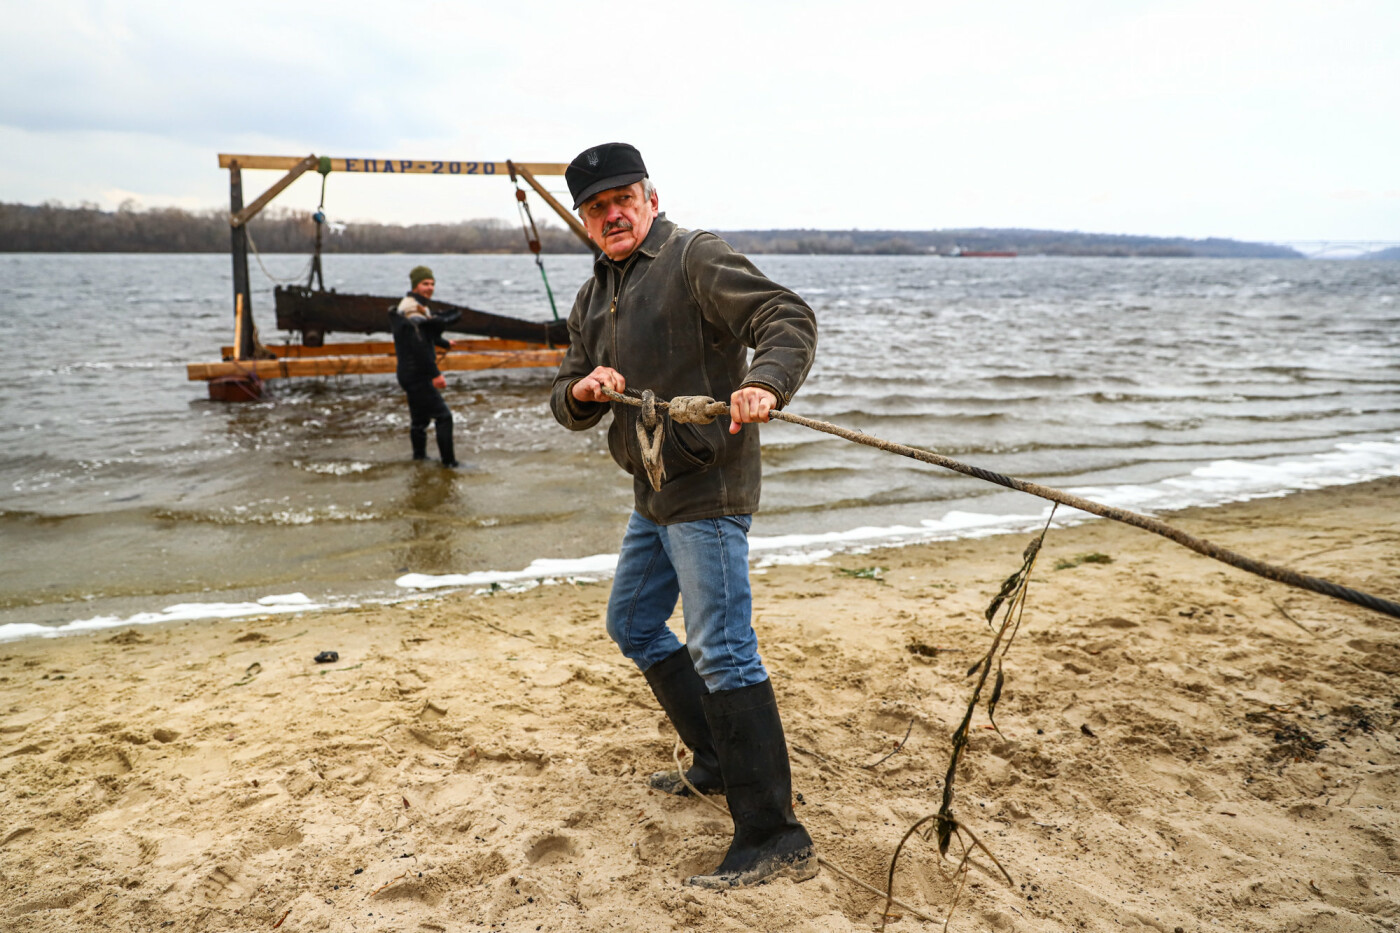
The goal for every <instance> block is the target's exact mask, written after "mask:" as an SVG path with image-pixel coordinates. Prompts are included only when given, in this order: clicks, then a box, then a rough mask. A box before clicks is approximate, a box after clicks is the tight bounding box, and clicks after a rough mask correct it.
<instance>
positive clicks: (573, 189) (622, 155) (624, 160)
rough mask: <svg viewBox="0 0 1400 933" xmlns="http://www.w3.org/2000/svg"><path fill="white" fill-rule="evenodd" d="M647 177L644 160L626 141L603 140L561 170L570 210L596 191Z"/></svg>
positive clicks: (576, 208) (576, 207) (617, 186)
mask: <svg viewBox="0 0 1400 933" xmlns="http://www.w3.org/2000/svg"><path fill="white" fill-rule="evenodd" d="M646 177H647V167H646V163H645V162H643V161H642V154H641V153H640V152H638V151H637V147H635V146H629V145H627V143H603V144H602V145H601V146H593V147H592V148H589V149H585V150H583V151H582V152H580V153H579V154H578V155H577V156H576V157H575V158H574V161H572V162H570V163H569V167H568V168H567V169H566V170H565V171H564V180H565V181H567V182H568V183H569V194H571V195H573V196H574V210H578V209H579V205H580V204H582V203H583V202H584V201H587V200H588V199H589V198H591V197H593V195H595V194H597V193H598V192H599V191H607V190H608V189H609V188H621V187H622V186H623V185H630V184H632V183H634V182H638V181H641V180H642V179H643V178H646Z"/></svg>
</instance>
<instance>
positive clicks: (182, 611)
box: [0, 593, 333, 642]
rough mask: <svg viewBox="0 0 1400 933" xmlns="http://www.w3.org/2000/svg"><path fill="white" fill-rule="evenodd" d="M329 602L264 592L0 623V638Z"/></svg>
mask: <svg viewBox="0 0 1400 933" xmlns="http://www.w3.org/2000/svg"><path fill="white" fill-rule="evenodd" d="M332 605H333V604H330V603H318V602H315V601H314V600H312V599H311V598H310V597H308V596H306V595H305V594H304V593H287V594H283V595H279V596H264V597H262V598H261V599H259V600H258V601H256V602H250V603H177V604H175V605H173V606H166V607H165V608H164V609H161V610H159V611H158V612H138V613H136V614H135V615H132V616H126V617H122V616H93V617H92V618H90V619H78V620H76V621H73V622H68V623H65V624H64V625H39V624H37V623H33V622H11V623H9V624H6V625H0V642H4V641H14V640H15V639H18V638H30V637H34V636H38V637H40V638H57V637H59V636H62V635H74V634H77V633H79V632H91V631H95V630H98V629H105V628H117V627H118V626H123V625H154V624H155V623H158V622H189V621H193V620H195V619H237V618H240V617H243V616H253V615H278V614H284V613H295V612H311V611H313V610H316V609H329V608H332Z"/></svg>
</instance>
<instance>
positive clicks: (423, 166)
mask: <svg viewBox="0 0 1400 933" xmlns="http://www.w3.org/2000/svg"><path fill="white" fill-rule="evenodd" d="M300 161H301V159H300V158H299V157H298V156H259V155H236V154H230V153H225V152H221V153H219V168H228V167H229V165H230V164H231V163H233V162H237V163H238V164H239V165H240V166H242V167H243V168H245V169H272V170H279V169H280V170H281V171H284V172H287V171H291V170H292V169H294V168H296V166H297V163H298V162H300ZM313 167H314V166H313ZM515 167H516V168H517V169H519V168H524V169H527V170H529V171H530V172H532V173H534V174H536V175H562V174H564V170H565V169H566V168H568V167H569V165H568V163H567V162H517V163H515ZM331 171H333V172H349V173H352V174H355V173H358V174H372V175H444V176H451V175H457V176H460V175H500V176H502V177H505V178H509V177H510V167H509V166H508V165H507V164H506V163H505V162H472V161H468V160H466V159H461V160H445V159H377V158H364V159H344V158H336V157H332V158H331Z"/></svg>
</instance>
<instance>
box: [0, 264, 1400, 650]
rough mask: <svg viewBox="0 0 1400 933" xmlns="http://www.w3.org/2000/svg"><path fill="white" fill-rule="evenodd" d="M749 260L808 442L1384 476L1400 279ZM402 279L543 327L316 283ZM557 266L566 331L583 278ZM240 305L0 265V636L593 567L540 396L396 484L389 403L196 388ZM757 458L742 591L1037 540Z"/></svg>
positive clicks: (1239, 477)
mask: <svg viewBox="0 0 1400 933" xmlns="http://www.w3.org/2000/svg"><path fill="white" fill-rule="evenodd" d="M754 258H755V261H756V262H757V264H758V265H759V266H760V267H761V268H762V269H763V270H764V271H765V272H767V273H768V274H769V275H770V276H771V277H773V278H774V279H776V280H778V281H780V282H783V283H784V284H786V285H789V286H791V287H792V288H794V289H795V290H797V291H798V292H799V293H800V294H802V295H803V296H804V297H806V298H807V300H808V301H809V302H810V303H811V305H812V306H813V308H814V309H815V310H816V313H817V318H818V321H819V326H820V331H821V337H820V346H819V349H818V357H817V363H816V365H815V366H814V367H813V369H812V373H811V376H810V377H809V379H808V381H807V384H806V386H805V387H804V389H803V391H802V392H800V393H799V395H798V397H797V398H796V399H795V400H794V402H793V404H792V406H791V410H792V411H794V412H797V413H800V414H805V415H808V416H811V417H815V418H819V419H823V420H829V421H834V422H837V423H840V424H843V425H846V426H849V427H854V428H859V429H860V430H863V431H866V432H868V433H871V434H875V435H878V436H880V437H885V438H888V439H890V440H894V441H898V442H902V443H906V444H911V445H916V446H921V447H926V448H928V449H931V450H936V451H938V452H940V453H944V454H947V455H949V456H952V457H956V458H958V459H961V460H965V461H969V462H972V463H975V464H978V465H981V466H986V467H988V468H990V469H993V470H996V471H999V472H1004V473H1010V474H1012V475H1016V476H1021V477H1024V478H1027V479H1033V480H1036V481H1039V482H1042V483H1046V484H1048V485H1051V486H1057V487H1061V488H1069V489H1072V490H1074V491H1076V492H1079V493H1080V494H1083V495H1088V496H1089V497H1091V498H1096V499H1099V500H1101V501H1106V502H1109V503H1111V504H1117V505H1122V506H1126V507H1128V508H1134V509H1138V510H1145V511H1153V512H1162V511H1166V510H1170V509H1173V508H1179V507H1183V506H1187V505H1212V504H1218V503H1222V502H1226V501H1232V500H1238V499H1242V498H1249V497H1253V496H1260V495H1277V494H1282V493H1286V492H1288V491H1291V490H1296V489H1302V488H1310V487H1315V486H1319V485H1326V484H1336V483H1349V482H1359V481H1362V480H1365V479H1370V478H1374V477H1377V476H1382V475H1394V474H1396V473H1400V263H1362V262H1317V261H1288V260H1243V261H1235V260H1185V259H1162V260H1145V259H1144V260H1135V259H1063V258H1053V259H1050V258H1046V259H1040V258H1020V259H1012V260H1006V259H947V258H939V257H839V256H758V257H754ZM264 261H265V262H266V264H267V267H268V269H269V270H270V271H271V273H272V274H274V275H278V276H285V277H290V276H292V275H293V274H295V273H296V272H297V270H298V269H299V268H300V267H301V266H302V265H303V264H304V262H305V258H304V257H299V256H271V257H264ZM420 261H426V262H428V263H429V264H430V265H432V266H433V267H434V269H435V270H436V272H437V279H438V297H439V298H442V299H444V300H447V301H453V302H459V303H465V304H470V305H472V306H473V307H479V308H482V309H485V310H491V311H499V312H502V313H505V314H511V315H515V316H519V317H525V318H531V319H538V320H545V319H548V317H549V315H550V311H549V306H548V302H547V299H546V298H545V294H544V289H543V286H542V285H541V283H540V279H539V276H538V273H537V272H536V270H535V268H534V266H533V263H532V261H531V259H530V257H528V256H474V255H473V256H430V257H423V256H413V257H410V256H342V255H333V256H328V257H327V258H326V278H327V284H328V285H330V286H332V287H336V288H338V289H341V290H343V291H352V292H362V293H373V294H382V295H386V296H392V295H396V294H399V293H400V286H401V283H402V282H403V281H404V280H405V278H406V273H407V270H408V269H409V268H411V267H412V266H413V265H415V264H417V263H418V262H420ZM547 264H548V268H549V271H550V278H551V282H552V284H553V285H554V288H555V292H556V294H558V295H559V296H561V308H560V311H561V313H564V314H566V313H567V306H568V304H569V299H570V296H572V295H573V293H574V291H575V290H576V289H577V287H578V285H579V284H580V283H581V282H582V281H583V280H584V279H585V277H586V276H587V275H588V273H589V259H588V257H586V256H560V257H549V258H548V260H547ZM253 275H254V276H255V278H256V279H258V280H259V281H261V283H262V288H261V289H260V290H259V291H258V292H257V293H256V294H255V297H254V308H253V310H254V314H255V317H256V319H257V320H258V321H259V322H260V323H261V325H262V327H263V339H264V341H265V342H275V341H277V340H280V339H281V337H282V335H280V334H277V333H275V332H274V331H273V327H274V322H273V319H272V312H271V308H272V301H271V291H270V289H271V283H270V282H269V281H268V280H267V279H265V278H264V277H263V276H262V274H261V272H260V271H259V269H258V267H257V265H256V264H255V265H254V267H253ZM230 291H231V287H230V263H229V259H228V257H226V256H220V255H158V256H156V255H61V256H59V255H32V254H7V255H0V323H3V326H4V334H5V338H4V340H3V341H0V639H3V638H7V637H9V638H13V637H21V636H25V635H30V634H36V633H37V634H46V633H52V632H56V631H71V630H75V629H81V628H93V627H103V626H109V625H117V624H129V623H132V622H145V621H158V620H162V619H175V618H193V617H218V616H235V615H241V614H247V613H250V612H277V611H294V610H297V609H300V608H304V607H305V606H308V605H343V604H349V603H355V602H364V601H367V600H376V599H395V598H403V597H404V596H407V595H412V594H415V593H421V592H424V591H425V590H427V589H430V588H432V587H441V586H480V585H485V584H488V583H491V582H493V581H494V582H500V581H518V580H534V579H541V578H553V579H557V578H563V577H568V576H570V575H578V574H589V573H593V574H597V573H605V572H606V571H607V569H608V568H609V566H610V562H611V555H613V554H615V553H616V550H617V544H618V542H619V540H620V537H621V533H622V529H623V526H624V524H625V521H626V518H627V515H628V512H629V509H630V502H631V491H630V490H631V487H630V479H629V478H628V477H626V476H625V475H624V474H623V473H621V471H619V470H618V469H617V468H616V467H615V466H614V465H613V464H612V462H611V460H610V459H609V458H608V455H607V446H606V443H605V440H604V436H603V431H602V429H601V427H600V428H598V429H595V430H593V431H588V432H582V433H572V432H569V431H566V430H564V429H562V428H561V427H559V426H558V425H557V424H556V423H555V422H554V421H553V419H552V418H551V416H550V415H549V411H548V406H547V397H548V391H549V384H550V381H551V379H552V375H553V374H552V372H551V371H548V370H513V371H501V372H483V373H464V374H458V373H454V374H449V376H448V379H449V387H448V390H447V391H446V393H445V396H446V398H447V401H448V403H449V405H450V406H451V407H452V409H453V411H454V414H455V418H456V422H457V428H456V431H457V437H458V456H459V458H461V459H462V460H463V461H464V463H465V467H464V468H463V469H461V470H458V471H445V470H442V469H440V468H437V467H435V466H430V465H423V464H414V463H411V462H410V461H409V460H408V438H407V409H406V406H405V404H404V401H403V397H402V395H401V393H400V392H399V390H398V387H397V386H396V384H395V383H394V381H393V377H392V376H374V377H363V378H358V377H357V378H342V379H327V380H284V381H278V382H275V383H272V384H271V385H273V387H274V388H273V392H272V393H271V394H270V396H269V398H268V399H267V400H266V401H263V402H260V403H256V404H242V405H237V404H220V403H215V402H211V401H209V400H208V399H207V394H206V391H205V387H204V385H203V383H197V382H188V381H187V380H186V378H185V371H184V365H185V363H187V362H194V361H210V360H215V359H217V357H218V348H219V346H220V345H222V344H227V343H229V342H231V337H232V334H231V330H232V326H231V320H232V314H231V310H230V304H231V302H230V297H229V295H230ZM343 336H344V338H345V339H360V338H358V337H355V336H352V335H343ZM332 339H335V338H334V337H333V338H332ZM746 430H748V429H747V428H746ZM760 430H761V431H762V435H763V444H764V448H763V450H764V454H763V456H764V493H763V508H762V510H761V512H760V513H759V515H758V516H757V518H756V521H755V523H754V530H753V535H754V537H753V546H754V552H755V553H754V559H755V563H756V564H762V563H765V562H773V561H783V560H811V559H815V558H819V557H820V556H821V555H822V554H824V553H826V552H828V551H831V550H841V549H849V548H852V547H859V546H866V545H871V544H886V543H900V542H908V541H914V540H924V539H928V538H936V537H953V536H957V535H966V534H983V533H988V532H990V531H994V530H1003V529H1006V528H1015V527H1022V526H1025V525H1028V524H1029V523H1031V522H1033V521H1034V520H1035V519H1036V518H1037V517H1038V516H1042V515H1043V514H1044V509H1043V506H1044V503H1042V502H1040V501H1039V500H1034V499H1030V498H1028V497H1025V496H1022V495H1019V494H1016V493H1011V492H1007V491H1005V490H1000V489H998V488H997V487H993V486H988V485H986V484H983V483H980V482H979V481H976V480H973V479H969V478H965V477H961V476H957V475H954V474H949V473H947V472H945V471H941V470H938V469H936V468H932V467H927V466H924V465H922V464H918V463H915V462H913V461H909V460H904V459H901V458H897V457H893V456H891V455H889V454H882V453H879V452H877V451H873V450H870V449H868V448H863V447H859V446H856V445H852V444H849V443H846V442H844V441H841V440H839V439H836V438H831V437H828V436H825V435H821V434H817V433H814V432H811V431H808V430H806V429H803V428H800V427H796V426H793V425H786V424H770V425H764V426H763V427H762V428H761V429H760ZM431 449H432V448H431V444H430V450H431ZM259 599H261V600H262V602H261V603H259V602H258V600H259Z"/></svg>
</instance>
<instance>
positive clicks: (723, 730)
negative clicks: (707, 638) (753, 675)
mask: <svg viewBox="0 0 1400 933" xmlns="http://www.w3.org/2000/svg"><path fill="white" fill-rule="evenodd" d="M704 702H705V717H706V718H707V719H708V720H709V723H710V733H711V735H713V736H714V740H715V750H716V751H717V752H718V753H719V766H720V772H721V773H722V774H723V775H724V789H725V796H726V797H727V798H728V799H729V815H730V816H731V817H732V818H733V819H734V840H733V841H732V842H731V843H730V844H729V851H728V852H727V853H726V854H725V856H724V861H722V862H720V863H719V867H718V868H716V869H715V870H714V871H713V872H712V873H711V874H708V875H695V876H693V877H691V878H689V879H687V881H686V884H690V885H695V886H697V887H701V888H733V887H741V886H744V885H751V884H762V883H763V882H765V881H772V880H774V879H776V878H791V879H793V880H794V881H806V880H807V879H808V878H814V877H816V874H817V869H818V865H817V853H816V850H815V849H814V848H813V847H812V837H811V836H809V835H808V834H807V830H806V829H804V828H803V826H802V824H801V823H799V822H797V816H796V815H795V814H794V813H793V812H792V771H791V769H790V768H789V767H788V757H787V740H786V739H784V738H783V723H782V720H781V719H780V718H779V717H778V701H777V700H776V699H775V698H774V696H773V685H772V683H771V682H770V681H767V680H765V681H764V682H763V683H761V684H754V685H753V686H751V687H740V688H739V689H737V690H722V691H720V692H718V693H711V694H707V695H706V696H705V700H704Z"/></svg>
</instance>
